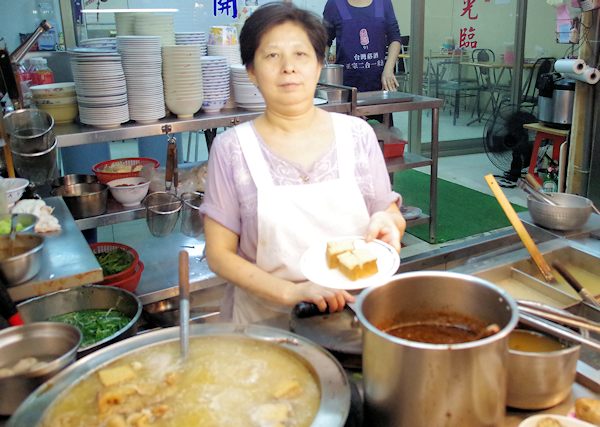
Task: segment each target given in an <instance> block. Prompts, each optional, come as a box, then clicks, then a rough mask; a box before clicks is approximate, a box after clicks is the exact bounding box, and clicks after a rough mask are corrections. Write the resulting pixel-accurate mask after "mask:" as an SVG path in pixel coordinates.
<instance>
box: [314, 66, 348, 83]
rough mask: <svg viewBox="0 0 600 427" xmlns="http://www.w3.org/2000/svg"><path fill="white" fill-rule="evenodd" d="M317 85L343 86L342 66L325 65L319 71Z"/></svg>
mask: <svg viewBox="0 0 600 427" xmlns="http://www.w3.org/2000/svg"><path fill="white" fill-rule="evenodd" d="M319 83H325V84H334V85H343V84H344V66H343V65H342V64H325V65H323V68H322V69H321V75H320V77H319Z"/></svg>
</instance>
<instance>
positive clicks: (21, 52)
mask: <svg viewBox="0 0 600 427" xmlns="http://www.w3.org/2000/svg"><path fill="white" fill-rule="evenodd" d="M50 29H52V25H50V23H49V22H48V21H46V20H45V19H44V20H43V21H42V22H40V25H38V27H37V28H36V29H35V31H34V32H33V33H31V35H30V36H29V37H27V40H25V41H24V42H23V43H22V44H21V46H19V47H18V48H16V49H15V51H14V52H13V53H11V54H10V61H11V62H12V63H13V64H18V63H19V62H21V61H22V60H23V58H25V55H26V54H27V52H29V50H30V49H31V46H33V44H34V43H35V42H36V41H37V39H38V38H39V37H40V36H41V35H42V33H43V32H46V31H48V30H50Z"/></svg>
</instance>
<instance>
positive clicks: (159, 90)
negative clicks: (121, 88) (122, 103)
mask: <svg viewBox="0 0 600 427" xmlns="http://www.w3.org/2000/svg"><path fill="white" fill-rule="evenodd" d="M117 48H118V51H119V53H120V54H121V58H122V62H123V70H124V72H125V80H126V81H127V98H128V101H129V117H130V118H131V120H135V121H136V122H139V123H152V122H155V121H157V120H158V119H160V118H162V117H164V116H165V114H166V111H165V100H164V94H163V79H162V58H161V48H160V37H159V36H117Z"/></svg>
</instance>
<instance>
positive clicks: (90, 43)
mask: <svg viewBox="0 0 600 427" xmlns="http://www.w3.org/2000/svg"><path fill="white" fill-rule="evenodd" d="M79 46H80V47H93V48H97V49H102V50H117V39H115V38H114V37H100V38H97V39H87V40H80V41H79Z"/></svg>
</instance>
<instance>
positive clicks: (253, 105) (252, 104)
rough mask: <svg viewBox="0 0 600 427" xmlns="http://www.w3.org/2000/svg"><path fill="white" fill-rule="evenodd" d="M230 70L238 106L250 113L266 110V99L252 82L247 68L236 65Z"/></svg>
mask: <svg viewBox="0 0 600 427" xmlns="http://www.w3.org/2000/svg"><path fill="white" fill-rule="evenodd" d="M230 69H231V81H232V86H233V94H234V98H235V102H236V104H237V105H238V106H240V107H241V108H244V109H246V110H250V111H262V110H264V109H265V99H264V98H263V96H262V94H261V93H260V91H259V90H258V88H257V87H256V86H255V85H254V83H252V82H251V81H250V78H249V77H248V72H247V71H246V67H244V66H243V65H241V64H234V65H231V66H230Z"/></svg>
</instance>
